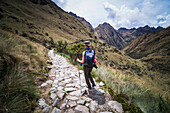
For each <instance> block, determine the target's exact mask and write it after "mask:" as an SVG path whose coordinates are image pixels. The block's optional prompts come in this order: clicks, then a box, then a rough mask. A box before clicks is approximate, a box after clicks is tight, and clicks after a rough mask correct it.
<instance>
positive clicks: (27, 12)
mask: <svg viewBox="0 0 170 113" xmlns="http://www.w3.org/2000/svg"><path fill="white" fill-rule="evenodd" d="M0 29H2V30H3V31H7V32H10V33H14V34H17V35H19V36H22V37H24V38H26V39H28V40H31V41H34V42H37V43H41V44H42V45H44V46H45V47H49V46H50V44H51V43H52V42H54V43H55V42H57V41H58V40H66V41H68V42H74V41H77V40H87V39H92V38H93V37H94V33H93V32H92V31H91V30H90V29H89V28H88V27H86V25H84V24H83V23H82V22H81V21H80V20H79V19H77V18H75V17H74V16H72V15H70V14H68V13H67V12H65V11H64V10H62V9H61V8H60V7H58V6H57V5H56V4H55V3H54V2H52V1H51V0H5V1H4V0H1V1H0Z"/></svg>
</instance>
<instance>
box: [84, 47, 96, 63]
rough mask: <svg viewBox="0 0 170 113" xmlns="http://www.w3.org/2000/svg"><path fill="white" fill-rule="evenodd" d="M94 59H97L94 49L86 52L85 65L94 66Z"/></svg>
mask: <svg viewBox="0 0 170 113" xmlns="http://www.w3.org/2000/svg"><path fill="white" fill-rule="evenodd" d="M94 57H95V53H94V51H93V50H92V49H90V50H85V54H84V58H85V59H84V64H85V65H88V66H93V64H94Z"/></svg>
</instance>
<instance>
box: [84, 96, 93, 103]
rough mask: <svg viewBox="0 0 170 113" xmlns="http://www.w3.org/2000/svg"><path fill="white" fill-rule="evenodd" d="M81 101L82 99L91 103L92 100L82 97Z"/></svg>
mask: <svg viewBox="0 0 170 113" xmlns="http://www.w3.org/2000/svg"><path fill="white" fill-rule="evenodd" d="M82 99H83V100H86V102H90V101H92V99H91V98H89V97H82Z"/></svg>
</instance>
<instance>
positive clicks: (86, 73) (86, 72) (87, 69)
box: [83, 66, 96, 89]
mask: <svg viewBox="0 0 170 113" xmlns="http://www.w3.org/2000/svg"><path fill="white" fill-rule="evenodd" d="M83 68H84V76H85V80H86V84H87V86H88V88H89V89H91V88H92V87H91V84H92V86H93V87H94V86H96V84H95V83H94V81H93V78H92V76H91V71H92V69H93V67H88V66H84V67H83ZM90 82H91V84H90Z"/></svg>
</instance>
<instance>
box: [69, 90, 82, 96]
mask: <svg viewBox="0 0 170 113" xmlns="http://www.w3.org/2000/svg"><path fill="white" fill-rule="evenodd" d="M69 95H72V96H77V97H80V96H81V95H82V93H81V91H80V90H77V91H73V92H71V93H69Z"/></svg>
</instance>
